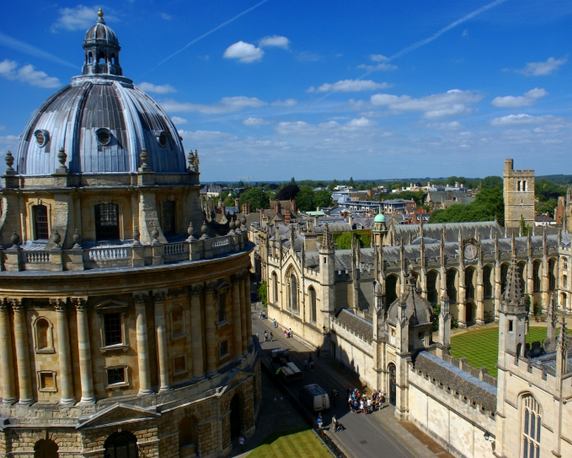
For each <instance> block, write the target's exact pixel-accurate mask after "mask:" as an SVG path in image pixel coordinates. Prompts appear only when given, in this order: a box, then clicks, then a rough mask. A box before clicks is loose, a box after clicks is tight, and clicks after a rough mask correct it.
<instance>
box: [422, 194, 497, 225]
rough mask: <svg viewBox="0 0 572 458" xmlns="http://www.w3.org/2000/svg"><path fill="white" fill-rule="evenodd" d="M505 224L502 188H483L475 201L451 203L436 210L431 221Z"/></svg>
mask: <svg viewBox="0 0 572 458" xmlns="http://www.w3.org/2000/svg"><path fill="white" fill-rule="evenodd" d="M495 218H496V219H497V221H498V222H499V223H500V224H501V225H503V224H504V201H503V194H502V189H499V188H486V189H482V190H481V192H480V193H479V194H478V195H477V197H476V198H475V201H474V202H471V203H470V204H467V205H461V204H457V205H451V206H450V207H448V208H447V209H445V210H435V211H434V212H433V214H432V215H431V218H429V222H430V223H461V222H470V221H492V220H493V219H495Z"/></svg>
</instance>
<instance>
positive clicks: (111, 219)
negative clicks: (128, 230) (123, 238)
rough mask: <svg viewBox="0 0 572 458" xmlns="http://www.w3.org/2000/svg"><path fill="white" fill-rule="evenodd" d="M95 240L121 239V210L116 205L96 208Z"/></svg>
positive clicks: (100, 205)
mask: <svg viewBox="0 0 572 458" xmlns="http://www.w3.org/2000/svg"><path fill="white" fill-rule="evenodd" d="M95 238H96V239H97V240H117V239H119V208H118V206H117V205H115V204H99V205H96V206H95Z"/></svg>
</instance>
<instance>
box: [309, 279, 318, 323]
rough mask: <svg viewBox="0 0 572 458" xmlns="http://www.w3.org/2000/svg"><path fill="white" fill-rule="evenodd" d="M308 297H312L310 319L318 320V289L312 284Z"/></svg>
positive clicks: (312, 320)
mask: <svg viewBox="0 0 572 458" xmlns="http://www.w3.org/2000/svg"><path fill="white" fill-rule="evenodd" d="M308 297H309V299H310V321H311V322H312V323H315V322H316V315H317V313H316V290H315V289H314V288H313V287H311V286H310V288H309V289H308Z"/></svg>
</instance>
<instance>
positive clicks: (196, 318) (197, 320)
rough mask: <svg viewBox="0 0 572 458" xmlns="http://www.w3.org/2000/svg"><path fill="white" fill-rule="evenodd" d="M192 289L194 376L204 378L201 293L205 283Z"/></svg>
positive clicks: (197, 378) (198, 378)
mask: <svg viewBox="0 0 572 458" xmlns="http://www.w3.org/2000/svg"><path fill="white" fill-rule="evenodd" d="M190 291H191V336H192V339H193V378H194V379H195V380H201V379H203V378H204V376H205V374H204V370H205V368H204V358H203V325H202V323H203V319H202V314H201V294H202V292H203V285H193V286H191V288H190Z"/></svg>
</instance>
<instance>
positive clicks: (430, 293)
mask: <svg viewBox="0 0 572 458" xmlns="http://www.w3.org/2000/svg"><path fill="white" fill-rule="evenodd" d="M437 275H438V274H437V272H435V271H434V270H431V271H429V272H428V273H427V300H428V301H429V302H430V303H431V305H435V304H437V302H439V294H438V292H437V278H438V277H437Z"/></svg>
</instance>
